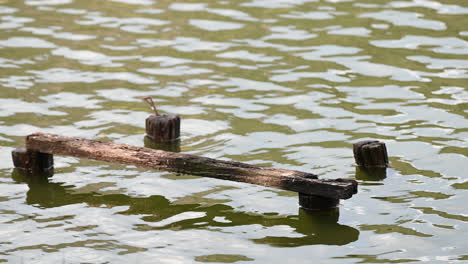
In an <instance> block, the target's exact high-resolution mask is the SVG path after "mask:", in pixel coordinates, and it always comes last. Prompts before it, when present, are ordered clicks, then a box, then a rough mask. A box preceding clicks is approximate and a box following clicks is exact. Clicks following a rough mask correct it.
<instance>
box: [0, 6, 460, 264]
mask: <svg viewBox="0 0 468 264" xmlns="http://www.w3.org/2000/svg"><path fill="white" fill-rule="evenodd" d="M467 14H468V6H467V4H466V3H464V2H463V1H452V0H430V1H429V0H427V1H426V0H379V1H372V2H371V3H370V2H369V1H357V0H346V1H342V0H275V1H266V0H241V1H221V0H220V1H190V2H187V1H154V0H134V1H130V0H102V1H90V0H80V1H78V0H21V1H20V0H18V1H16V0H0V143H1V146H2V147H1V149H0V159H1V160H2V161H4V162H0V185H1V187H2V192H1V193H0V212H1V214H0V219H1V221H0V234H1V236H0V237H1V239H0V262H1V261H4V262H9V263H33V262H47V263H57V262H58V263H68V262H69V263H153V262H154V261H153V260H154V259H157V260H158V261H159V262H160V263H190V262H194V261H196V262H225V263H232V262H247V261H252V262H259V263H263V262H265V263H266V262H268V263H270V262H271V263H276V262H278V263H280V262H281V263H283V262H285V261H294V262H295V263H309V262H310V259H311V257H314V259H317V261H318V262H320V263H342V262H343V261H345V262H353V263H356V262H366V263H382V262H418V261H419V262H431V263H433V262H434V263H435V262H454V263H457V262H459V263H462V262H463V261H465V262H466V260H467V256H466V251H467V248H466V241H465V240H466V239H465V238H464V236H463V235H461V234H464V233H466V232H468V230H467V228H468V225H467V224H466V222H467V219H466V212H467V211H468V208H467V204H466V199H467V194H466V189H467V188H468V187H467V182H468V181H467V178H466V173H465V171H466V170H467V169H468V167H467V164H468V162H467V160H466V159H467V156H468V151H467V144H468V143H467V140H466V139H467V136H468V131H467V127H468V122H467V118H466V117H467V115H466V114H467V111H466V109H467V107H466V106H467V102H468V91H467V88H466V80H467V78H468V64H467V61H468V60H467V59H468V57H467V56H468V31H467V29H466V26H465V25H466V24H468V21H467ZM145 96H151V97H153V98H154V99H155V102H156V103H157V104H158V106H159V109H160V110H161V112H172V113H177V114H179V115H180V116H181V117H182V123H181V141H180V144H179V145H175V146H174V147H173V148H172V147H171V148H169V149H170V150H173V151H181V152H184V153H190V154H195V155H204V156H208V157H212V158H223V159H234V160H239V161H243V162H248V163H252V164H259V165H265V166H274V167H280V168H288V169H296V170H301V171H307V172H311V173H314V174H318V175H319V176H320V177H323V178H347V177H348V178H355V179H357V180H359V181H360V190H359V194H357V195H355V196H354V197H353V198H352V199H349V200H345V201H341V204H340V212H339V220H337V219H335V218H336V217H337V214H334V213H333V212H328V214H325V215H319V214H314V215H306V214H305V212H302V211H299V213H298V211H297V210H298V209H297V208H298V205H297V196H295V194H294V193H290V192H282V191H279V190H271V189H267V188H262V187H258V186H252V185H247V184H240V183H230V182H225V181H217V180H214V179H204V178H198V177H193V176H187V175H184V176H180V175H174V174H168V173H162V172H154V171H142V170H138V169H136V168H133V167H130V166H121V165H115V164H105V163H100V162H94V161H87V160H78V159H74V158H65V157H57V158H56V172H55V175H54V176H53V177H52V178H50V179H49V183H40V182H38V183H35V182H30V183H28V184H25V183H18V182H15V180H13V179H12V177H11V176H12V175H11V173H12V172H11V167H12V165H11V160H10V155H11V154H10V152H11V150H12V149H13V148H16V147H19V146H21V145H23V144H24V138H23V137H24V136H25V135H28V134H30V133H33V132H36V131H43V132H50V133H56V134H63V135H70V136H78V137H86V138H97V139H101V140H111V141H114V142H118V143H126V144H131V145H137V146H144V145H147V146H150V145H148V142H145V141H144V139H143V137H144V133H145V132H144V120H145V118H146V117H147V116H148V115H149V112H148V109H147V106H146V105H145V104H144V103H142V102H141V99H140V98H141V97H145ZM367 139H376V140H381V141H383V142H385V143H386V145H387V147H388V151H389V157H390V166H391V168H389V169H387V170H385V171H384V172H383V171H380V172H379V171H363V170H362V169H359V168H355V166H354V159H353V157H352V155H353V154H352V147H351V145H352V144H353V143H355V142H357V141H360V140H367ZM152 147H157V148H159V147H161V146H152ZM14 175H15V174H14ZM14 177H16V176H14ZM15 179H16V178H15ZM25 201H26V202H25ZM31 238H34V239H31Z"/></svg>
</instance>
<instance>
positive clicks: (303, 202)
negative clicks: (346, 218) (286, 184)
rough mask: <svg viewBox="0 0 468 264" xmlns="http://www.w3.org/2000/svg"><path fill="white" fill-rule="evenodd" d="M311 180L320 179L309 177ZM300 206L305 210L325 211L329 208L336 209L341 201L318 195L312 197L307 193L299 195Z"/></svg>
mask: <svg viewBox="0 0 468 264" xmlns="http://www.w3.org/2000/svg"><path fill="white" fill-rule="evenodd" d="M306 178H309V179H317V178H318V177H317V176H315V175H313V176H307V177H306ZM298 195H299V205H300V206H301V207H302V208H303V209H305V210H323V209H329V208H335V207H337V206H338V204H339V203H340V199H337V198H330V197H324V196H318V195H310V194H305V193H298Z"/></svg>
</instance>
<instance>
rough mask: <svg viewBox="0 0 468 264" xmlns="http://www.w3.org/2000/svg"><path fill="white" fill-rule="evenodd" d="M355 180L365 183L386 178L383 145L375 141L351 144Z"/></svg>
mask: <svg viewBox="0 0 468 264" xmlns="http://www.w3.org/2000/svg"><path fill="white" fill-rule="evenodd" d="M353 152H354V159H355V160H356V164H357V165H358V167H357V168H356V179H359V180H365V181H376V180H383V179H385V177H386V176H387V169H386V168H387V167H388V154H387V148H386V147H385V143H383V142H380V141H376V140H366V141H360V142H357V143H354V144H353Z"/></svg>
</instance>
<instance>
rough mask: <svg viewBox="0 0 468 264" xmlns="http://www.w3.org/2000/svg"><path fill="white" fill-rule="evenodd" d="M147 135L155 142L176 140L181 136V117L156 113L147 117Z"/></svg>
mask: <svg viewBox="0 0 468 264" xmlns="http://www.w3.org/2000/svg"><path fill="white" fill-rule="evenodd" d="M145 124H146V136H147V137H148V138H149V139H150V140H152V141H153V142H155V143H164V142H172V141H176V140H178V139H179V137H180V117H179V116H178V115H174V114H162V115H160V114H157V115H156V114H154V115H150V116H149V117H148V118H146V122H145Z"/></svg>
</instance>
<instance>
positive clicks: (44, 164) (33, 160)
mask: <svg viewBox="0 0 468 264" xmlns="http://www.w3.org/2000/svg"><path fill="white" fill-rule="evenodd" d="M11 157H12V159H13V165H14V166H15V168H16V169H18V170H19V171H20V172H23V173H27V174H32V175H43V176H52V174H53V170H54V157H53V155H52V154H48V153H43V152H39V151H34V150H30V149H26V148H24V147H23V148H17V149H14V150H13V151H11Z"/></svg>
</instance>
